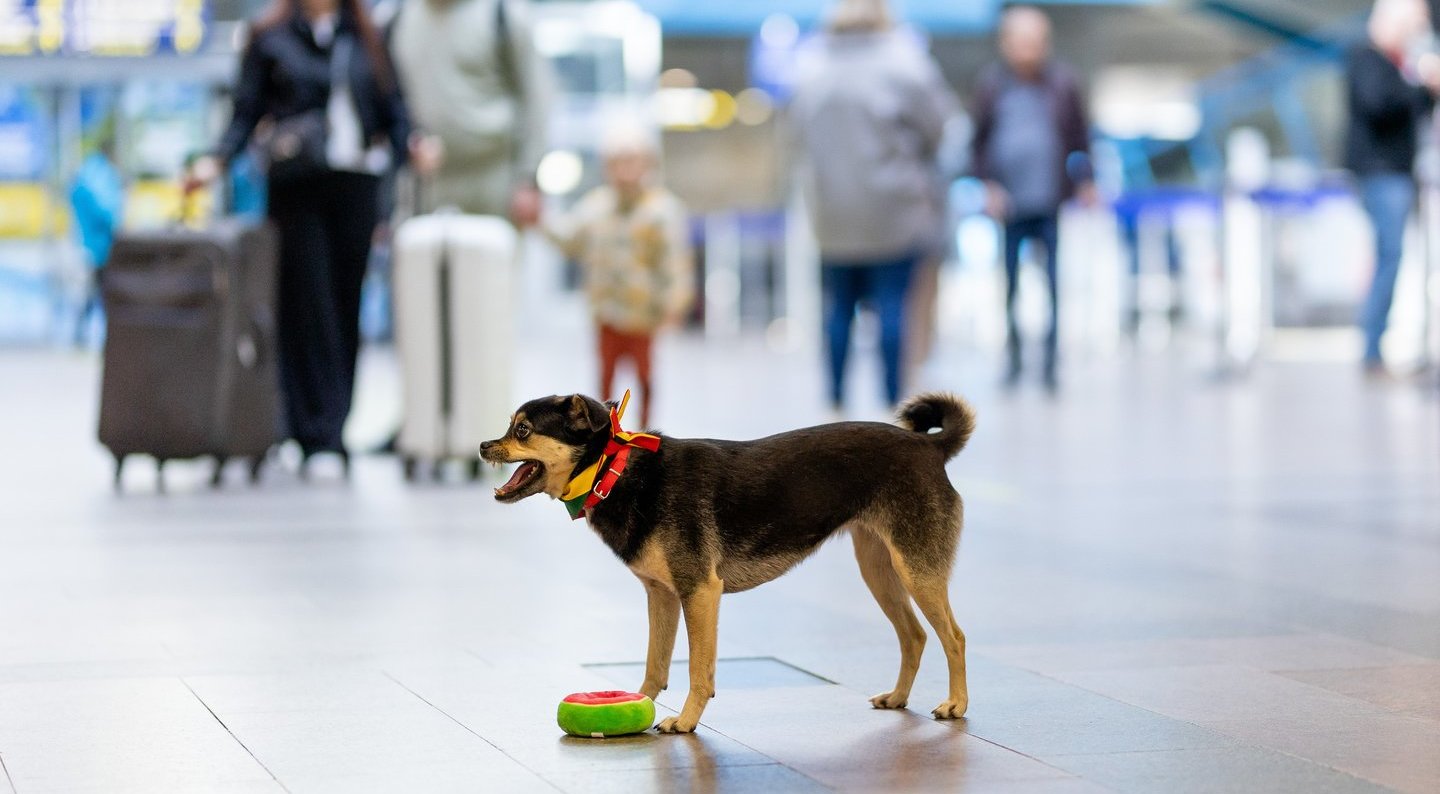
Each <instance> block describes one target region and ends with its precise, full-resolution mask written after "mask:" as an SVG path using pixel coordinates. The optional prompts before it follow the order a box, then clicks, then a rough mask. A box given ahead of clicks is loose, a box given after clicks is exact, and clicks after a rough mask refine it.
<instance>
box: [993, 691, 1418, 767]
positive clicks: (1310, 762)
mask: <svg viewBox="0 0 1440 794" xmlns="http://www.w3.org/2000/svg"><path fill="white" fill-rule="evenodd" d="M1032 672H1033V671H1032ZM1036 675H1039V676H1041V677H1042V678H1049V679H1051V680H1053V681H1055V682H1057V683H1060V684H1064V685H1067V686H1073V687H1076V688H1077V689H1082V690H1084V691H1086V692H1090V693H1091V694H1093V695H1097V696H1099V697H1102V698H1105V699H1106V700H1112V701H1114V702H1116V703H1119V704H1121V705H1124V706H1129V707H1130V708H1134V709H1139V710H1141V711H1144V712H1148V713H1150V714H1154V715H1156V716H1158V717H1163V718H1164V719H1167V720H1171V721H1173V722H1179V723H1184V724H1186V725H1190V726H1192V727H1194V728H1199V729H1200V730H1203V731H1207V732H1209V733H1212V734H1215V735H1217V736H1220V737H1222V738H1224V739H1227V740H1229V741H1232V742H1235V743H1236V744H1238V745H1240V746H1241V747H1244V748H1247V749H1251V750H1260V751H1262V752H1266V753H1274V754H1276V755H1280V756H1285V757H1287V758H1291V759H1294V760H1296V761H1299V762H1301V763H1303V764H1305V765H1307V766H1313V767H1317V768H1320V769H1324V770H1327V771H1330V772H1333V773H1335V774H1339V775H1344V776H1345V777H1348V778H1351V779H1353V780H1359V781H1361V782H1364V783H1369V784H1371V785H1376V786H1380V787H1381V788H1384V789H1387V790H1390V791H1395V790H1397V789H1395V788H1394V787H1393V786H1387V785H1385V784H1384V783H1381V782H1379V781H1376V780H1371V779H1369V778H1366V777H1362V776H1360V775H1358V774H1355V773H1353V772H1350V771H1348V770H1345V769H1340V768H1338V767H1336V766H1333V765H1331V764H1329V763H1326V762H1324V761H1318V760H1315V759H1313V758H1306V757H1304V756H1300V755H1296V754H1295V753H1291V752H1287V751H1285V750H1282V749H1280V748H1278V747H1269V746H1267V745H1263V744H1258V743H1256V742H1253V741H1250V740H1248V739H1242V738H1240V737H1238V736H1234V735H1232V734H1229V733H1225V732H1224V731H1220V730H1217V729H1216V728H1213V727H1211V726H1209V725H1205V724H1203V723H1199V722H1194V721H1191V720H1187V719H1180V718H1179V717H1173V716H1171V715H1169V714H1165V713H1163V712H1159V711H1155V710H1154V709H1150V708H1146V707H1145V706H1141V705H1138V704H1135V703H1130V702H1128V701H1124V700H1121V699H1119V698H1116V697H1112V696H1110V695H1107V694H1105V693H1104V692H1097V691H1095V690H1093V689H1090V688H1088V687H1084V686H1080V685H1078V684H1072V683H1069V682H1066V681H1063V680H1061V679H1058V678H1054V677H1052V676H1049V675H1046V674H1044V673H1036ZM976 738H981V737H976ZM987 741H988V740H987ZM1006 749H1009V748H1006ZM1207 749H1213V748H1205V747H1188V748H1172V749H1170V750H1128V751H1119V752H1122V753H1160V752H1177V751H1179V752H1186V751H1197V750H1207ZM1012 752H1013V751H1012ZM1067 755H1106V754H1105V753H1068V754H1067ZM1037 760H1038V759H1037ZM1042 763H1043V762H1042ZM1062 771H1068V770H1062ZM1070 774H1074V773H1070Z"/></svg>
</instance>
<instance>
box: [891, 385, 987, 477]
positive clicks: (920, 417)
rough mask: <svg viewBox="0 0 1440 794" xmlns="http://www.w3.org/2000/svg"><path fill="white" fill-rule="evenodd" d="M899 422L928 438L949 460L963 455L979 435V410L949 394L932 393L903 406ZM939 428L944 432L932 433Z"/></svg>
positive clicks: (911, 400) (907, 402)
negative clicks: (967, 443)
mask: <svg viewBox="0 0 1440 794" xmlns="http://www.w3.org/2000/svg"><path fill="white" fill-rule="evenodd" d="M898 419H899V424H900V426H901V427H903V428H906V429H907V430H914V431H915V432H917V433H925V434H927V435H928V436H929V437H930V439H931V440H932V441H933V442H934V443H935V446H937V447H939V448H940V452H941V453H943V454H944V455H945V459H946V460H949V459H951V458H953V457H955V456H956V455H958V454H960V450H962V449H964V448H965V442H967V441H969V440H970V434H971V433H973V432H975V409H974V408H971V407H970V403H967V402H965V400H963V399H961V398H960V397H959V396H957V395H954V394H949V393H947V392H930V393H928V394H922V395H920V396H918V397H912V398H911V399H909V400H906V401H905V404H904V405H902V406H900V412H899V414H898ZM937 427H938V428H940V432H938V433H931V432H930V431H931V430H933V429H935V428H937Z"/></svg>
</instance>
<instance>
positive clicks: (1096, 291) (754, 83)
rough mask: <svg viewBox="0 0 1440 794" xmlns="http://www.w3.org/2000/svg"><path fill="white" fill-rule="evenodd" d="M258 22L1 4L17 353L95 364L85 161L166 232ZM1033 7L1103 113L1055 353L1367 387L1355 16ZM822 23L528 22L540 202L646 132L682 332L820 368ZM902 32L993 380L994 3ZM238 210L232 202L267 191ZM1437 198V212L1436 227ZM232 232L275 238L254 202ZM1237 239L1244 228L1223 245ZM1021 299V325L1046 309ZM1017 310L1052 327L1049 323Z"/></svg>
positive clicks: (1238, 5) (231, 9) (540, 290)
mask: <svg viewBox="0 0 1440 794" xmlns="http://www.w3.org/2000/svg"><path fill="white" fill-rule="evenodd" d="M262 5H263V3H247V2H240V1H239V0H228V1H227V0H205V1H203V2H202V1H201V0H196V2H170V1H169V0H156V1H155V2H153V3H152V2H136V3H125V4H104V3H100V4H86V3H82V2H57V3H47V2H38V1H36V2H32V1H30V0H12V2H9V3H7V4H6V5H5V6H4V7H3V10H0V14H3V17H4V21H3V31H4V41H5V44H4V55H3V58H0V80H3V96H0V100H3V102H0V110H3V112H0V124H3V127H0V141H3V146H0V178H3V182H0V343H3V344H4V345H6V346H11V347H14V346H27V347H34V346H52V345H58V344H65V345H69V344H71V343H73V342H74V341H75V338H76V336H77V333H78V334H79V337H80V338H81V340H82V342H83V345H84V346H89V347H94V346H97V345H99V344H100V343H101V341H102V338H103V323H102V322H101V321H100V315H98V314H94V313H92V314H91V315H90V316H89V319H90V322H89V323H88V325H87V327H85V328H83V329H79V331H77V328H76V324H77V322H78V319H77V318H78V317H79V314H80V311H81V309H82V307H83V306H84V303H85V284H86V264H85V258H84V256H83V253H82V250H81V246H80V242H79V237H78V235H77V234H76V232H75V229H74V222H73V219H72V218H71V214H70V207H69V202H68V201H67V195H68V193H69V189H70V185H71V184H72V182H73V180H74V177H75V174H76V172H77V169H78V168H79V165H80V163H81V161H82V160H83V157H84V155H85V153H86V152H87V151H88V149H89V148H92V147H93V146H94V141H96V140H99V139H101V138H107V137H112V136H113V139H114V141H115V142H116V146H115V162H116V165H117V166H118V168H119V171H120V173H121V174H122V175H123V177H124V180H125V184H126V195H125V202H124V214H123V224H124V228H126V229H144V228H147V227H148V228H154V227H162V226H164V225H165V224H167V223H170V222H172V219H173V218H174V217H176V216H177V214H178V212H179V202H180V191H181V179H180V177H181V173H182V170H183V168H184V164H185V160H186V158H187V156H190V155H192V154H194V153H197V152H202V151H207V150H208V149H209V148H210V147H211V146H212V145H213V143H214V141H215V139H216V138H217V136H218V134H219V131H220V129H221V128H222V127H223V124H224V121H225V119H226V118H227V116H228V104H227V103H228V100H229V93H230V90H231V88H232V86H233V83H234V80H235V76H236V67H237V58H238V52H239V48H240V47H241V46H242V41H243V23H242V20H244V19H246V18H248V17H249V16H250V15H251V14H253V13H256V12H257V11H258V10H259V8H260V7H261V6H262ZM1044 5H1045V8H1046V11H1047V13H1049V14H1050V15H1051V17H1052V18H1053V20H1054V26H1055V32H1054V48H1055V51H1056V53H1057V55H1058V56H1059V57H1060V58H1062V59H1063V60H1065V61H1067V62H1069V63H1070V64H1072V65H1073V66H1074V68H1075V69H1076V70H1077V72H1078V73H1079V74H1080V75H1081V78H1082V81H1083V88H1084V91H1085V93H1086V95H1087V97H1088V103H1089V107H1090V123H1091V130H1090V131H1091V135H1092V139H1093V157H1094V165H1095V179H1096V183H1097V185H1098V186H1099V188H1100V192H1101V194H1102V196H1103V199H1104V201H1103V203H1101V204H1099V205H1096V206H1094V207H1087V208H1084V211H1075V212H1067V213H1066V215H1067V217H1066V218H1065V220H1064V222H1065V223H1066V224H1067V225H1068V226H1073V227H1074V228H1075V233H1074V234H1073V235H1062V236H1061V237H1062V242H1061V246H1060V247H1061V251H1060V260H1061V266H1060V270H1061V278H1062V280H1063V281H1064V282H1065V283H1066V285H1067V288H1066V289H1063V290H1061V299H1062V300H1063V301H1066V302H1067V303H1071V304H1073V305H1071V306H1069V307H1067V310H1065V311H1062V312H1061V317H1062V323H1063V325H1064V327H1063V330H1062V333H1063V335H1064V337H1065V339H1066V342H1065V346H1066V348H1067V349H1069V350H1071V351H1072V353H1073V354H1074V355H1076V356H1092V355H1093V356H1102V357H1103V356H1112V355H1116V354H1117V353H1118V352H1119V351H1120V350H1121V349H1122V347H1123V345H1125V344H1128V343H1130V342H1134V343H1135V344H1137V345H1139V346H1140V347H1141V348H1142V349H1145V350H1160V349H1166V348H1169V347H1173V346H1175V345H1177V344H1178V343H1179V342H1181V341H1182V340H1183V339H1185V338H1194V339H1197V340H1202V341H1203V342H1204V343H1205V344H1208V345H1209V346H1211V347H1212V348H1214V349H1210V350H1201V351H1193V350H1192V351H1191V352H1192V353H1195V354H1197V355H1202V356H1207V357H1208V363H1209V365H1211V366H1214V367H1216V368H1228V367H1234V366H1239V367H1244V366H1248V365H1249V364H1250V363H1252V362H1253V361H1255V360H1256V359H1257V358H1264V357H1268V356H1282V357H1284V356H1292V355H1300V356H1318V357H1331V358H1335V359H1343V358H1345V357H1347V356H1349V357H1353V356H1354V353H1355V346H1356V345H1357V344H1358V343H1357V342H1356V341H1355V339H1356V338H1357V337H1355V336H1354V334H1353V333H1352V332H1350V331H1349V330H1348V329H1350V328H1351V327H1352V326H1353V318H1354V317H1355V316H1356V313H1357V311H1358V310H1359V305H1360V301H1361V298H1362V296H1363V295H1364V292H1365V288H1366V285H1367V283H1368V278H1369V272H1370V268H1371V260H1372V258H1373V255H1372V253H1371V248H1372V244H1371V242H1370V237H1369V234H1370V232H1369V230H1368V227H1367V224H1366V223H1365V218H1364V215H1363V213H1362V211H1361V209H1360V206H1359V203H1358V200H1357V198H1356V196H1355V194H1354V191H1353V190H1351V189H1350V187H1349V183H1348V182H1347V179H1346V177H1345V175H1344V173H1343V172H1342V171H1341V170H1340V166H1341V161H1342V158H1341V154H1342V146H1343V141H1344V134H1343V133H1344V127H1345V113H1346V104H1345V93H1344V75H1343V68H1342V67H1343V59H1344V53H1345V50H1346V47H1347V46H1348V45H1349V44H1350V43H1351V42H1353V41H1355V40H1357V39H1358V38H1360V37H1362V35H1363V30H1364V19H1365V16H1366V13H1367V11H1368V6H1367V4H1364V3H1357V2H1305V3H1301V2H1288V1H1280V0H1276V1H1274V2H1271V1H1270V0H1245V1H1244V2H1143V1H1137V2H1127V3H1089V2H1065V3H1046V4H1044ZM822 10H823V5H822V4H820V3H811V2H794V3H778V4H776V3H731V4H726V6H725V7H724V8H723V9H719V8H708V7H697V6H695V5H694V4H689V3H678V2H676V3H669V2H659V1H658V0H657V1H656V2H646V3H638V4H635V3H617V2H596V3H565V2H543V1H542V2H535V3H533V8H532V12H533V16H534V24H535V30H534V36H535V47H536V48H537V50H538V51H539V52H540V53H541V54H542V55H543V57H544V59H545V60H546V61H548V63H549V65H550V66H551V67H552V70H553V74H554V77H555V84H556V94H555V99H554V106H553V109H554V112H552V113H551V114H550V117H549V119H548V128H547V131H546V135H547V138H548V140H547V141H546V148H547V149H548V152H549V153H548V155H547V156H546V159H545V161H544V162H543V163H542V164H541V168H540V170H539V174H538V176H539V182H540V187H541V189H542V190H543V191H544V193H545V194H546V195H547V197H548V200H549V201H551V202H554V203H555V204H557V205H559V206H567V205H568V204H569V203H570V202H573V200H574V199H575V198H576V197H578V196H579V195H580V194H581V193H582V192H583V191H584V190H586V189H588V188H590V187H592V186H593V185H595V184H596V183H597V182H599V180H600V172H599V168H598V162H597V155H596V146H597V145H598V140H597V137H596V136H595V135H594V134H593V132H594V130H595V129H596V125H597V123H599V122H598V121H597V120H599V119H602V118H607V117H609V116H610V115H613V114H614V113H615V112H616V109H617V108H645V109H648V110H649V111H652V112H651V113H650V114H649V115H651V116H652V117H653V118H654V121H655V123H656V124H658V125H659V126H660V127H661V128H662V129H663V151H664V161H665V180H666V182H667V184H668V185H669V186H670V188H671V189H672V190H673V191H674V192H675V193H676V194H677V195H679V196H680V198H682V199H683V200H684V202H685V203H686V204H687V205H688V207H689V209H690V211H691V213H692V218H691V224H692V226H693V237H694V242H695V245H696V250H697V252H698V261H699V262H700V266H701V273H702V275H701V279H700V281H699V284H700V287H701V296H702V297H701V300H700V307H701V311H699V312H697V314H696V317H695V321H694V325H695V328H696V329H697V330H698V331H700V332H702V333H704V334H705V335H706V336H707V338H715V337H725V336H729V335H736V334H741V335H744V334H766V335H768V338H770V339H771V340H772V341H773V342H774V343H775V344H784V345H806V344H813V343H814V342H815V339H816V338H817V335H818V332H819V328H820V325H819V321H818V319H817V317H818V305H819V302H818V297H817V294H816V293H817V288H818V282H817V281H816V280H815V279H814V278H811V277H809V275H810V274H811V273H812V272H813V262H812V261H810V260H813V259H814V247H813V244H807V242H806V240H805V237H806V234H807V232H806V229H805V228H804V227H805V222H804V218H803V214H801V213H797V212H796V211H795V210H796V205H795V203H794V196H795V194H796V191H795V190H794V189H793V188H794V185H795V181H794V179H792V175H791V172H790V169H789V167H788V160H787V159H786V157H785V154H784V145H785V144H784V136H785V135H786V134H787V133H786V131H785V129H784V128H785V125H786V123H787V122H786V118H785V115H784V113H783V108H784V107H785V104H786V102H787V100H788V98H789V93H790V91H791V89H792V87H793V84H794V80H795V70H796V54H797V52H799V51H801V50H802V49H803V48H804V47H805V46H806V42H807V39H809V38H811V37H813V36H814V34H815V31H816V24H817V21H818V20H819V19H820V18H821V12H822ZM897 11H898V13H899V14H900V16H901V17H902V18H903V19H904V20H906V21H907V22H908V23H910V24H912V25H913V26H914V29H915V31H916V32H917V34H918V35H921V36H923V37H924V38H925V40H926V44H927V46H928V48H929V50H930V52H932V53H933V55H934V57H935V58H936V60H937V61H938V63H939V65H940V68H941V69H942V71H943V75H944V79H945V81H946V82H947V83H948V85H949V86H950V87H951V88H952V89H953V90H954V92H955V94H956V95H957V96H958V97H959V99H960V102H961V104H960V107H961V108H962V111H961V112H960V113H959V114H957V121H956V126H958V127H959V129H957V130H956V131H955V134H954V135H953V136H952V137H951V138H947V147H948V151H944V152H942V153H941V156H942V160H943V161H945V165H946V166H947V177H946V178H947V179H948V180H952V181H950V182H949V188H948V192H949V197H950V199H951V200H950V202H949V205H948V210H947V211H948V218H947V232H946V237H947V240H946V248H945V252H946V253H945V260H946V262H945V266H944V268H943V269H942V276H943V278H942V283H941V286H940V290H941V292H942V294H943V296H944V297H943V298H942V299H941V301H940V305H941V306H942V307H944V308H943V310H942V311H941V312H940V313H939V315H938V327H939V330H940V333H942V334H944V335H945V336H946V338H947V339H951V340H954V341H956V342H958V343H959V344H961V345H963V346H965V347H966V348H973V349H976V350H989V351H995V350H998V349H1000V347H1001V345H1002V344H1003V337H1004V333H1003V328H1004V325H1003V319H1002V317H1003V312H1002V309H1003V306H1002V303H1001V302H1000V301H999V300H998V299H997V298H996V297H995V296H996V290H998V289H999V287H998V286H997V285H998V284H999V283H1000V282H1001V281H1002V276H1003V274H1002V273H1001V271H998V270H997V267H998V262H999V255H998V251H999V243H998V231H997V228H998V227H997V226H996V224H995V223H993V222H991V221H990V220H989V219H987V218H986V217H984V216H983V215H982V214H981V213H980V209H981V206H982V203H981V200H980V193H981V192H980V190H979V187H978V184H977V183H976V182H975V181H974V180H972V179H969V178H968V177H967V173H968V171H967V169H968V166H969V164H968V162H967V160H968V159H969V158H968V147H967V142H966V136H967V134H968V132H967V129H966V124H967V123H968V122H967V118H968V114H967V113H966V112H964V111H963V108H965V107H967V106H968V103H969V101H970V99H971V98H972V97H973V92H974V87H975V84H976V81H977V78H978V75H979V73H980V71H981V69H982V67H983V66H984V65H985V64H986V63H987V62H988V61H989V60H991V59H993V57H994V50H993V46H992V45H991V41H992V35H993V33H994V31H995V27H996V25H997V21H998V19H999V14H1000V11H1001V9H1000V3H999V2H987V1H985V0H976V1H975V2H965V3H940V2H936V3H930V2H922V1H921V0H912V1H911V2H907V3H903V4H900V5H899V6H897ZM737 163H743V165H744V167H735V164H737ZM241 181H242V183H243V184H242V189H243V188H244V187H246V186H248V185H249V183H250V182H255V181H258V180H244V179H243V176H242V180H241ZM1429 186H1430V183H1429V182H1426V188H1427V191H1426V192H1424V193H1423V194H1422V196H1421V202H1420V204H1421V206H1422V208H1423V207H1430V206H1431V205H1432V204H1433V202H1431V201H1430V200H1429V199H1430V195H1431V194H1430V193H1429V192H1428V188H1429ZM238 202H239V203H238V205H237V208H238V209H240V210H242V211H252V212H260V211H263V210H261V207H263V197H260V196H250V195H249V194H248V193H247V194H246V195H244V196H241V197H239V199H238ZM1227 211H1229V212H1231V213H1232V214H1236V213H1238V215H1237V216H1236V217H1237V218H1238V219H1237V220H1235V222H1234V223H1232V224H1231V226H1230V227H1228V228H1227V227H1226V225H1225V224H1224V223H1222V220H1223V218H1224V217H1225V213H1226V212H1227ZM1432 215H1433V213H1430V212H1428V210H1426V211H1422V212H1420V213H1418V214H1417V215H1416V216H1415V218H1414V221H1413V225H1412V228H1411V231H1410V232H1409V234H1410V235H1411V236H1412V237H1413V238H1414V240H1415V244H1414V245H1409V246H1406V249H1405V258H1404V263H1403V265H1402V267H1401V271H1400V275H1399V280H1398V285H1399V286H1398V287H1397V291H1396V294H1397V296H1398V297H1397V300H1396V303H1395V306H1394V309H1393V315H1392V328H1393V333H1391V334H1389V335H1388V336H1387V338H1386V344H1387V347H1388V352H1389V353H1390V354H1391V355H1390V358H1391V360H1392V361H1393V363H1394V364H1395V365H1396V366H1399V367H1401V368H1404V369H1412V368H1416V367H1419V366H1423V365H1425V364H1426V363H1428V361H1429V358H1430V356H1431V351H1432V349H1433V347H1434V336H1435V331H1434V328H1433V326H1434V323H1433V322H1431V318H1432V315H1433V313H1434V298H1433V289H1431V290H1429V291H1427V290H1426V289H1425V288H1424V285H1425V284H1426V283H1430V282H1427V279H1429V278H1430V276H1429V274H1430V272H1431V270H1432V269H1433V268H1432V267H1431V266H1430V264H1429V262H1430V258H1431V257H1430V255H1429V253H1428V252H1429V251H1430V250H1431V249H1432V248H1433V246H1430V245H1429V243H1430V241H1431V239H1432V237H1433V235H1432V226H1433V222H1431V216H1432ZM1252 216H1253V217H1252ZM1082 240H1083V242H1081V241H1082ZM1071 242H1073V245H1071V244H1069V243H1071ZM1227 252H1228V254H1227ZM532 255H533V258H534V259H535V260H536V261H535V262H533V263H531V265H530V266H528V267H527V268H526V269H525V273H524V278H525V279H526V280H527V289H528V290H529V292H528V293H527V295H528V296H529V298H530V299H531V300H537V301H538V300H544V299H546V298H548V296H550V295H552V294H556V293H563V292H565V291H566V290H568V289H570V288H572V287H573V286H574V284H575V278H574V275H573V273H571V274H569V275H567V273H566V270H565V268H564V267H563V266H560V265H557V264H555V263H551V262H546V261H544V260H546V259H547V258H549V259H553V258H554V256H553V254H550V253H549V252H548V251H545V250H542V249H541V248H539V247H537V249H536V250H535V251H534V252H533V254H532ZM802 274H803V275H802ZM385 287H386V285H385V280H384V279H383V278H372V279H370V280H369V281H367V284H366V295H365V302H364V313H363V330H364V333H365V336H366V338H367V340H369V341H371V342H375V343H378V344H384V343H386V341H387V340H388V334H389V333H390V329H391V323H390V316H389V303H388V294H387V293H386V288H385ZM1023 292H1028V293H1029V294H1028V295H1024V294H1022V301H1024V300H1025V299H1026V298H1028V297H1031V296H1037V295H1040V296H1043V293H1042V292H1040V291H1037V290H1029V291H1022V293H1023ZM1427 295H1430V296H1431V297H1430V298H1429V299H1427ZM1024 308H1026V309H1027V310H1028V311H1029V312H1030V314H1032V315H1034V316H1036V317H1039V316H1041V315H1042V314H1043V303H1037V305H1036V306H1026V307H1024Z"/></svg>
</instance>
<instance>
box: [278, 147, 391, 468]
mask: <svg viewBox="0 0 1440 794" xmlns="http://www.w3.org/2000/svg"><path fill="white" fill-rule="evenodd" d="M269 213H270V218H271V220H273V221H274V222H275V225H276V226H277V227H278V229H279V231H280V295H279V314H280V326H279V337H280V385H281V388H282V389H283V391H284V396H285V416H286V421H287V423H288V433H289V436H290V437H291V438H293V439H295V440H296V441H298V442H299V443H300V447H301V449H303V450H304V451H305V452H306V454H309V453H312V452H320V451H340V450H342V449H343V448H344V444H343V442H342V440H341V431H342V430H343V429H344V427H345V419H346V417H348V416H349V415H350V402H351V397H352V395H353V393H354V390H355V359H356V356H357V355H358V354H359V352H360V284H361V282H362V281H363V280H364V278H365V268H366V266H367V264H368V262H369V259H370V240H371V236H372V235H373V234H374V232H375V224H376V221H377V220H378V213H379V179H378V178H377V177H373V176H369V175H367V174H356V173H347V172H338V171H337V172H331V173H326V174H322V175H319V176H315V177H308V178H305V179H298V180H290V181H286V182H279V183H273V184H271V186H270V209H269Z"/></svg>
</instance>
